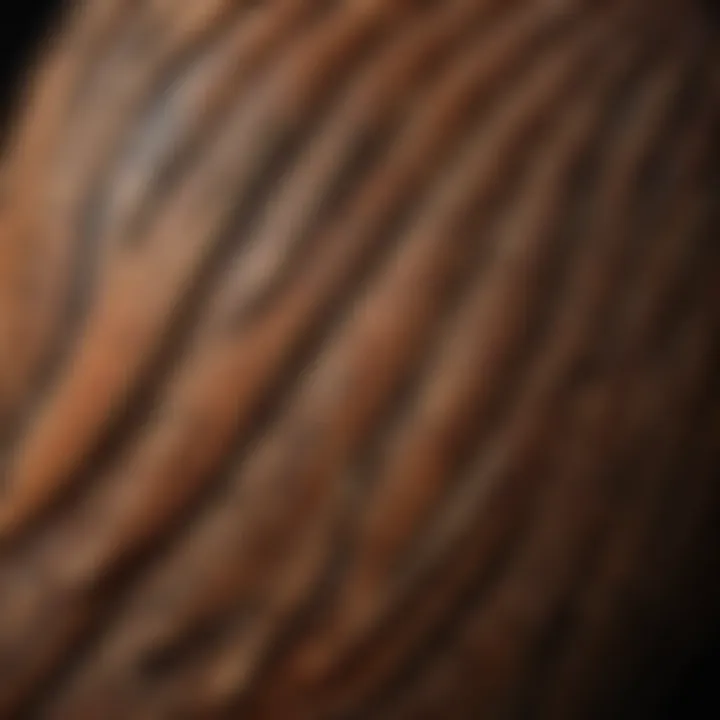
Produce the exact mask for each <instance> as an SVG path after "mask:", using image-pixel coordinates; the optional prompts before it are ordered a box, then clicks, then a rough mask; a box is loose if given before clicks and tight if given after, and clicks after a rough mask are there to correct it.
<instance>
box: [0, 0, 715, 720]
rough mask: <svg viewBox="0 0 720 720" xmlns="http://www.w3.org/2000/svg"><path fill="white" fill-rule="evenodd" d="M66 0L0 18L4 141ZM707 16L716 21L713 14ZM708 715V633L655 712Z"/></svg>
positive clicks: (683, 718)
mask: <svg viewBox="0 0 720 720" xmlns="http://www.w3.org/2000/svg"><path fill="white" fill-rule="evenodd" d="M98 1H100V0H91V2H98ZM192 1H193V2H203V0H192ZM308 1H310V0H308ZM66 4H67V0H26V3H25V5H23V4H22V3H18V2H17V1H16V2H13V3H8V4H7V5H6V16H5V20H1V19H0V147H1V146H2V137H3V134H4V132H5V130H6V127H7V122H8V119H9V113H10V112H11V109H12V103H13V99H14V98H15V97H16V96H17V92H18V88H19V87H21V85H22V81H23V78H24V77H25V73H26V72H27V69H28V67H29V66H30V65H31V64H32V62H33V60H34V59H35V58H36V57H37V55H38V53H39V52H40V50H41V49H42V46H43V44H44V42H45V41H46V39H47V38H48V37H49V33H50V32H51V30H50V29H51V27H52V26H53V23H54V21H55V20H56V19H57V18H58V17H59V15H60V13H61V12H62V9H63V6H65V5H66ZM706 4H707V5H708V7H712V8H713V14H714V11H715V10H718V8H720V2H716V1H715V0H706ZM11 10H12V11H13V12H12V13H11V12H10V11H11ZM11 17H12V18H13V19H12V21H10V18H11ZM717 17H718V15H715V18H717ZM708 21H709V22H713V20H712V18H711V16H708ZM719 481H720V480H719ZM704 718H708V719H715V718H720V637H714V638H708V642H707V644H706V647H705V650H704V652H702V653H699V654H698V656H697V657H696V658H694V660H693V661H692V662H690V663H688V664H687V666H686V667H685V668H684V670H683V672H682V673H680V677H679V679H678V681H677V683H676V684H675V685H674V686H671V687H668V688H667V698H666V700H665V701H664V702H663V709H662V711H661V712H659V713H658V714H657V715H656V720H700V719H704Z"/></svg>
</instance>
